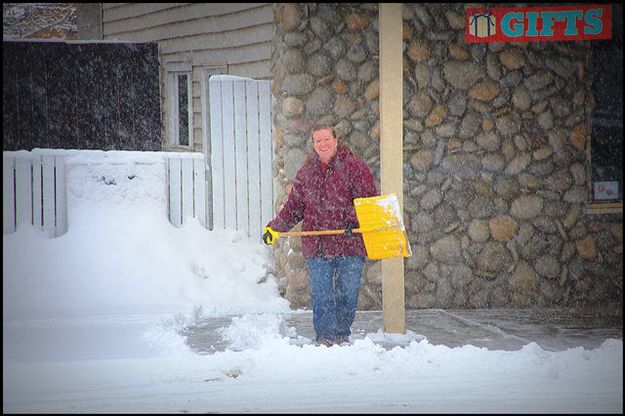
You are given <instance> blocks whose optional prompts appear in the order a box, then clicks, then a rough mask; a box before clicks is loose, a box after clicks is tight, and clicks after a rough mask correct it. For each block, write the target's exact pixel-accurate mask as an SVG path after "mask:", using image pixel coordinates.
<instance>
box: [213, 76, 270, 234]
mask: <svg viewBox="0 0 625 416" xmlns="http://www.w3.org/2000/svg"><path fill="white" fill-rule="evenodd" d="M270 85H271V83H270V81H261V80H253V79H250V78H243V77H236V76H231V75H214V76H211V77H210V79H209V107H210V141H209V143H207V144H208V145H209V146H210V149H207V151H206V152H205V154H206V155H207V157H209V158H208V159H207V166H208V169H209V171H210V172H211V185H212V186H211V194H212V195H211V198H210V200H211V202H212V224H213V227H212V229H215V230H218V229H225V230H241V231H244V232H245V233H247V235H248V236H250V237H256V236H258V237H260V234H261V231H262V227H263V226H264V225H265V224H266V223H267V222H269V220H271V218H273V214H274V210H273V200H274V195H273V192H274V191H273V178H272V173H271V169H272V162H273V150H272V137H271V124H272V123H271V104H272V103H271V91H270ZM208 155H210V156H208Z"/></svg>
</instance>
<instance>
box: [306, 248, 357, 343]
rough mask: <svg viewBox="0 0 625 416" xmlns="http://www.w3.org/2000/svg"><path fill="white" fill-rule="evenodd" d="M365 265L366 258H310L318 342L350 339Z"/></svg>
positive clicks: (309, 270)
mask: <svg viewBox="0 0 625 416" xmlns="http://www.w3.org/2000/svg"><path fill="white" fill-rule="evenodd" d="M364 265H365V257H364V256H338V257H311V258H308V259H306V266H307V267H308V275H309V277H310V292H311V299H312V308H313V325H314V327H315V333H316V335H317V341H318V340H319V339H321V338H325V339H327V340H328V341H332V342H334V341H336V339H337V337H349V336H350V334H351V329H350V328H351V326H352V323H353V322H354V317H355V316H356V304H357V303H358V293H359V291H360V279H361V276H362V270H363V268H364Z"/></svg>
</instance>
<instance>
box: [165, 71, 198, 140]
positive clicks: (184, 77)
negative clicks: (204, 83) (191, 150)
mask: <svg viewBox="0 0 625 416" xmlns="http://www.w3.org/2000/svg"><path fill="white" fill-rule="evenodd" d="M166 92H167V97H166V100H167V126H168V127H167V135H168V137H167V143H168V144H169V145H170V146H184V147H192V146H193V125H192V120H193V112H192V108H191V102H192V95H191V64H189V63H169V64H168V65H167V74H166Z"/></svg>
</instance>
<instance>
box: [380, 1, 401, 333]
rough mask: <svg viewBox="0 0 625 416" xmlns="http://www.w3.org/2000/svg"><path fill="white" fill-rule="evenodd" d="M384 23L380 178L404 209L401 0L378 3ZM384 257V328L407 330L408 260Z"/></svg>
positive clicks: (381, 54) (381, 74)
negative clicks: (405, 303) (406, 291)
mask: <svg viewBox="0 0 625 416" xmlns="http://www.w3.org/2000/svg"><path fill="white" fill-rule="evenodd" d="M378 4H379V19H380V20H379V23H380V29H379V30H380V179H381V188H382V189H381V191H382V194H387V193H395V194H396V195H397V198H398V200H399V206H400V210H401V212H402V213H403V182H404V181H403V108H402V105H403V98H402V93H403V68H402V67H403V56H402V53H403V37H402V28H403V27H402V18H401V15H402V5H401V3H378ZM381 261H382V310H383V326H384V329H383V330H384V332H389V333H390V332H392V333H401V334H404V333H406V310H405V305H404V260H403V259H402V258H398V259H386V260H381Z"/></svg>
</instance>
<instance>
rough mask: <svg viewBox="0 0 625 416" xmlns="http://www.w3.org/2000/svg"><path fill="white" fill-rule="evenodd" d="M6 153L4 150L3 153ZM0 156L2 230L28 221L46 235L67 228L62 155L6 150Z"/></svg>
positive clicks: (60, 233)
mask: <svg viewBox="0 0 625 416" xmlns="http://www.w3.org/2000/svg"><path fill="white" fill-rule="evenodd" d="M5 154H7V153H5ZM5 154H3V157H2V159H3V160H2V162H3V163H2V230H3V233H4V234H10V233H12V232H15V230H16V229H17V227H18V226H20V225H23V224H31V225H34V226H35V227H36V228H38V229H40V230H41V231H43V232H45V234H46V235H47V236H48V237H58V236H60V235H62V234H64V233H65V232H66V231H67V201H66V196H65V163H64V160H63V159H64V155H63V153H61V152H57V151H37V150H33V151H32V152H27V151H20V152H9V153H8V156H5Z"/></svg>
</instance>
